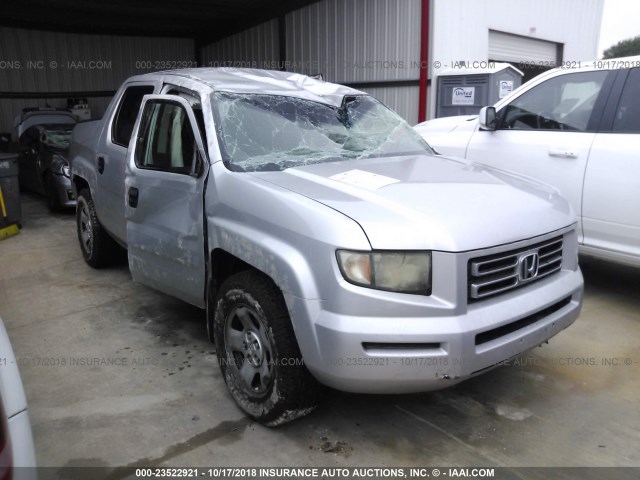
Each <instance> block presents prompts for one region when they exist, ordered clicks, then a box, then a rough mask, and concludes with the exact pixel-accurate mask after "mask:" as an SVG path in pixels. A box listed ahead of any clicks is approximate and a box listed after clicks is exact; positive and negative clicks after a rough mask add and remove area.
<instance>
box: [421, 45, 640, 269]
mask: <svg viewBox="0 0 640 480" xmlns="http://www.w3.org/2000/svg"><path fill="white" fill-rule="evenodd" d="M577 63H578V65H577V67H576V68H556V69H554V70H550V71H549V72H546V73H544V74H542V75H539V76H538V77H536V78H534V79H533V80H531V81H530V82H528V83H526V84H525V85H523V86H522V87H520V88H519V89H517V90H516V91H514V92H513V93H512V94H511V95H509V96H508V97H505V98H504V99H502V100H500V101H499V102H498V103H496V104H495V106H494V107H485V108H483V109H482V110H481V111H480V115H479V116H463V117H446V118H439V119H435V120H429V121H427V122H424V123H421V124H419V125H416V127H415V128H416V130H417V131H418V132H419V133H420V134H421V135H422V136H423V138H425V139H426V140H427V142H428V143H429V144H430V145H431V146H432V147H434V148H435V149H436V150H437V151H438V152H440V153H442V154H449V155H456V156H460V157H465V158H467V159H468V160H472V161H474V162H478V163H483V164H487V165H491V166H493V167H498V168H501V169H505V170H511V171H515V172H518V173H521V174H525V175H529V176H531V177H534V178H537V179H539V180H542V181H543V182H546V183H548V184H550V185H553V186H555V187H556V188H557V189H558V190H559V191H560V192H561V193H562V194H563V195H564V197H565V198H567V199H568V200H569V201H570V203H571V204H572V206H573V208H574V209H575V211H576V213H577V214H578V219H579V222H580V225H579V229H578V234H579V239H580V249H581V252H582V253H585V254H589V255H593V256H597V257H600V258H604V259H607V260H613V261H617V262H621V263H627V264H631V265H635V266H640V57H628V58H623V59H615V60H597V61H593V62H588V64H587V63H585V62H577Z"/></svg>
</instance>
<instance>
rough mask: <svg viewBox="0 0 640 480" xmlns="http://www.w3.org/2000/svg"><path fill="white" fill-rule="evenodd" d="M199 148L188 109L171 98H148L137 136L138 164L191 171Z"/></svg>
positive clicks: (153, 167) (177, 171) (145, 166)
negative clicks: (152, 100)
mask: <svg viewBox="0 0 640 480" xmlns="http://www.w3.org/2000/svg"><path fill="white" fill-rule="evenodd" d="M196 151H197V149H196V146H195V137H194V135H193V130H192V129H191V123H190V122H189V117H188V116H187V112H186V111H185V109H184V108H182V106H181V105H176V104H175V103H170V102H147V105H146V107H145V111H144V117H143V119H142V124H141V125H140V133H139V135H138V138H137V139H136V151H135V162H136V165H137V166H138V168H149V169H153V170H164V171H167V172H174V173H186V174H188V173H191V170H192V167H193V163H194V159H195V155H196Z"/></svg>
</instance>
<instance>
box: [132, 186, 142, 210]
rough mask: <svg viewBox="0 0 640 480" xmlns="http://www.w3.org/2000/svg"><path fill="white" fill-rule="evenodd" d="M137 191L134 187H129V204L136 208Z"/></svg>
mask: <svg viewBox="0 0 640 480" xmlns="http://www.w3.org/2000/svg"><path fill="white" fill-rule="evenodd" d="M139 193H140V192H139V191H138V189H137V188H136V187H129V206H130V207H131V208H136V207H137V206H138V195H139Z"/></svg>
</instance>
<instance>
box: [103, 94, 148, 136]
mask: <svg viewBox="0 0 640 480" xmlns="http://www.w3.org/2000/svg"><path fill="white" fill-rule="evenodd" d="M152 93H153V87H152V86H151V85H144V86H138V87H129V88H127V90H126V91H125V92H124V94H123V95H122V100H120V105H118V111H117V113H116V115H115V117H114V119H113V125H112V126H111V141H112V142H113V143H116V144H118V145H122V146H123V147H128V146H129V140H130V139H131V133H132V132H133V127H134V125H135V123H136V118H138V110H140V105H141V104H142V97H144V96H145V95H150V94H152Z"/></svg>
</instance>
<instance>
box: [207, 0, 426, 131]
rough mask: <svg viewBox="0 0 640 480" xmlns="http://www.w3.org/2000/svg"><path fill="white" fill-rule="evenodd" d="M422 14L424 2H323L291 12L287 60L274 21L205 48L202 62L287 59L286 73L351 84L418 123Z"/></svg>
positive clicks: (287, 26) (326, 0)
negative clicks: (280, 46)
mask: <svg viewBox="0 0 640 480" xmlns="http://www.w3.org/2000/svg"><path fill="white" fill-rule="evenodd" d="M420 15H421V2H420V0H402V1H397V0H323V1H321V2H318V3H315V4H312V5H310V6H308V7H305V8H302V9H300V10H296V11H294V12H291V13H289V14H287V15H286V17H285V27H286V42H287V43H286V58H283V59H280V57H279V44H278V21H277V20H274V21H272V22H268V23H266V24H263V25H260V26H258V27H254V28H252V29H249V30H247V31H245V32H242V33H240V34H237V35H234V36H233V37H230V38H227V39H224V40H221V41H219V42H217V43H214V44H212V45H210V46H208V47H206V48H204V49H203V61H204V64H212V65H213V64H216V62H232V61H238V62H242V61H248V62H257V63H259V62H263V61H272V60H274V61H277V60H282V61H283V62H284V64H285V66H286V69H287V70H289V71H294V72H299V73H304V74H317V73H322V74H323V76H324V79H325V80H327V81H331V82H337V83H343V84H353V85H354V87H356V88H359V89H361V90H364V91H367V92H368V93H371V94H372V95H374V96H376V97H377V98H379V99H380V100H381V101H382V102H384V103H385V104H386V105H388V106H389V107H391V108H393V109H394V110H396V111H397V112H398V113H400V115H402V116H403V117H404V118H405V119H407V120H408V121H409V122H410V123H416V121H417V119H418V105H417V103H418V87H417V85H418V78H419V61H420ZM273 63H276V62H273ZM240 64H241V65H242V63H240ZM270 68H273V66H271V67H270ZM389 81H401V82H404V81H409V82H406V83H403V84H402V85H397V84H396V85H393V84H389V85H388V86H386V85H384V83H382V82H389Z"/></svg>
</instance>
